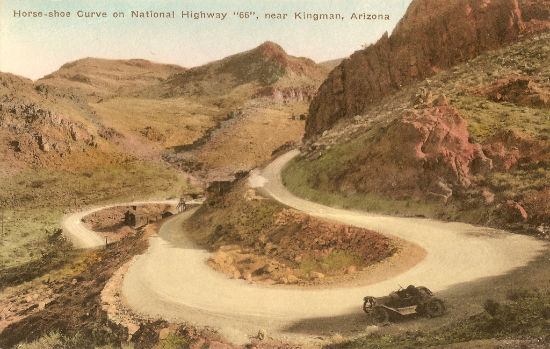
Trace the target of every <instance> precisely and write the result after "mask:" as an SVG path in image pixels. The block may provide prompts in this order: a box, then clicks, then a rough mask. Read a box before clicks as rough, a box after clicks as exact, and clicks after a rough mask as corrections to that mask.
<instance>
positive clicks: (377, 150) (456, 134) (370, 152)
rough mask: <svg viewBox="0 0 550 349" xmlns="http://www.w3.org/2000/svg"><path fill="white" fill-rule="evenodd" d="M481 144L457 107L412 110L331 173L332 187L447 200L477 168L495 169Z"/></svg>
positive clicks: (345, 190) (404, 196)
mask: <svg viewBox="0 0 550 349" xmlns="http://www.w3.org/2000/svg"><path fill="white" fill-rule="evenodd" d="M491 166H492V165H491V161H490V160H489V159H487V158H486V157H485V156H484V154H483V152H482V151H481V146H480V145H479V144H474V143H470V141H469V133H468V130H467V123H466V120H465V119H464V118H463V117H462V116H461V115H460V114H459V113H458V111H457V110H456V109H454V108H453V107H452V106H449V105H446V106H436V107H430V108H425V109H420V110H408V111H406V112H405V113H404V114H403V115H401V116H399V117H398V118H396V119H395V120H394V121H393V122H392V123H390V125H388V126H387V127H386V128H385V129H384V130H382V131H381V132H380V135H379V137H377V140H376V141H375V142H373V143H372V145H370V146H368V147H367V148H366V149H365V150H364V152H362V153H361V154H359V155H358V156H357V157H355V158H354V159H352V160H350V161H349V162H348V163H346V164H345V165H344V166H342V168H341V170H337V171H336V172H335V173H331V175H330V176H331V178H330V179H329V181H328V183H330V185H331V186H333V187H332V188H327V189H335V188H334V187H336V189H337V190H338V191H340V192H344V193H345V192H347V191H349V189H350V188H353V190H356V191H361V192H378V193H385V194H389V195H392V196H394V197H402V198H410V197H416V198H431V199H435V200H437V201H442V202H446V201H447V199H448V198H449V197H451V196H452V195H453V192H454V190H455V189H456V188H462V189H464V188H468V187H470V185H471V184H472V181H473V180H474V176H473V174H474V173H473V172H475V171H474V169H475V168H476V167H486V168H491Z"/></svg>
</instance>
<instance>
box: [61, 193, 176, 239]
mask: <svg viewBox="0 0 550 349" xmlns="http://www.w3.org/2000/svg"><path fill="white" fill-rule="evenodd" d="M145 204H168V205H174V206H175V205H177V204H178V200H160V201H159V200H150V201H134V202H129V203H123V204H113V205H106V206H98V207H94V208H91V209H88V210H86V211H82V212H76V213H72V214H68V215H65V216H64V217H63V220H62V222H61V228H62V229H63V234H64V235H65V236H66V237H67V238H68V239H69V240H71V242H72V243H73V245H74V246H75V247H77V248H98V247H101V246H104V245H105V238H104V237H103V236H101V235H100V234H98V233H96V232H95V231H93V230H90V229H88V228H86V226H85V225H84V223H83V222H82V218H84V217H86V216H87V215H89V214H92V213H94V212H97V211H101V210H104V209H106V208H110V207H116V206H132V205H145Z"/></svg>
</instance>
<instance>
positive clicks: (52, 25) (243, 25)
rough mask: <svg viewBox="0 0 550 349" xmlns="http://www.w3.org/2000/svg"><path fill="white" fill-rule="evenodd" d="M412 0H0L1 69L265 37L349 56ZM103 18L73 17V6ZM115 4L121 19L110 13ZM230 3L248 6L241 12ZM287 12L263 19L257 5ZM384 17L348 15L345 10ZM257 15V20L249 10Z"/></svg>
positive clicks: (206, 57) (174, 58) (209, 48)
mask: <svg viewBox="0 0 550 349" xmlns="http://www.w3.org/2000/svg"><path fill="white" fill-rule="evenodd" d="M410 2H411V0H300V1H298V0H252V1H251V0H154V1H153V0H0V11H1V12H0V71H3V72H10V73H14V74H18V75H22V76H25V77H28V78H31V79H37V78H40V77H42V76H44V75H46V74H48V73H51V72H53V71H55V70H57V69H58V68H59V67H60V66H61V65H63V64H64V63H66V62H69V61H74V60H77V59H80V58H84V57H97V58H112V59H129V58H143V59H148V60H151V61H155V62H162V63H172V64H178V65H181V66H184V67H193V66H197V65H201V64H204V63H207V62H210V61H213V60H217V59H220V58H223V57H226V56H228V55H231V54H235V53H238V52H242V51H245V50H249V49H252V48H254V47H256V46H258V45H259V44H261V43H262V42H264V41H268V40H269V41H273V42H276V43H278V44H279V45H281V46H282V47H283V48H284V49H285V50H286V51H287V52H288V53H289V54H291V55H295V56H304V57H309V58H311V59H313V60H315V61H317V62H321V61H326V60H330V59H335V58H343V57H347V56H349V55H350V54H351V53H353V52H354V51H356V50H358V49H360V48H361V47H362V46H363V45H365V44H370V43H372V42H375V41H376V40H377V39H378V38H379V37H380V36H381V35H382V34H383V33H384V32H385V31H388V32H390V33H391V31H392V30H393V28H394V27H395V25H396V24H397V22H398V21H399V19H400V18H401V17H402V16H403V14H404V13H405V10H406V8H407V6H408V5H409V3H410ZM14 10H17V11H19V10H21V11H42V12H43V13H44V15H46V16H47V13H48V12H49V11H53V10H58V11H70V12H71V17H69V18H48V17H42V18H32V17H31V18H29V17H27V18H16V17H14ZM79 10H83V11H105V12H106V13H107V18H93V19H90V18H78V17H77V11H79ZM132 10H135V11H147V10H153V11H175V18H174V19H135V18H130V11H132ZM188 10H189V11H195V12H198V11H201V10H202V11H205V12H228V15H227V17H226V19H225V20H223V21H220V20H215V19H202V20H189V19H182V18H181V12H182V11H188ZM118 11H122V12H124V13H125V14H126V16H125V17H124V18H123V19H120V18H113V16H112V13H113V12H118ZM233 11H254V12H255V15H254V16H253V17H252V18H251V19H248V20H241V19H237V18H236V17H234V16H233V15H232V13H233ZM267 12H269V13H288V15H289V18H290V19H287V20H269V21H268V20H265V19H263V17H264V13H267ZM294 12H309V13H341V14H343V15H344V16H345V17H346V18H345V20H343V21H317V22H314V21H311V20H301V21H300V20H295V19H294ZM354 12H356V13H372V14H389V15H390V20H389V21H385V20H376V21H369V20H351V19H350V18H349V17H350V16H351V14H352V13H354ZM256 16H259V17H260V19H259V20H257V19H256V18H255V17H256Z"/></svg>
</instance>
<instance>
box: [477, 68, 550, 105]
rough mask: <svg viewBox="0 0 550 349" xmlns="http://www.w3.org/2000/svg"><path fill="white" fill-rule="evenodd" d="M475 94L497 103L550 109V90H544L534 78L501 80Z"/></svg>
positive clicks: (516, 77) (512, 77)
mask: <svg viewBox="0 0 550 349" xmlns="http://www.w3.org/2000/svg"><path fill="white" fill-rule="evenodd" d="M474 93H475V94H477V95H482V96H485V97H487V98H489V99H490V100H492V101H495V102H510V103H514V104H517V105H523V106H526V107H534V108H550V89H548V88H544V87H543V86H541V85H540V84H538V83H537V82H535V81H534V80H533V79H532V78H530V77H526V76H518V75H513V76H508V77H505V78H502V79H499V80H498V81H496V82H495V83H494V84H492V85H491V86H485V87H482V88H480V89H478V90H477V91H474Z"/></svg>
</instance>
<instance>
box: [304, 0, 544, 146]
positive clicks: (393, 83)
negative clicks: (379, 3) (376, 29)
mask: <svg viewBox="0 0 550 349" xmlns="http://www.w3.org/2000/svg"><path fill="white" fill-rule="evenodd" d="M549 28H550V1H548V0H541V1H532V0H523V1H522V0H519V1H518V0H486V1H478V0H452V1H439V0H415V1H413V2H412V3H411V5H410V6H409V8H408V10H407V13H406V14H405V16H404V17H403V18H402V19H401V21H400V22H399V24H398V25H397V27H396V28H395V30H394V31H393V33H392V35H391V36H388V35H387V33H386V34H385V35H384V36H383V37H382V38H381V39H380V40H379V41H378V42H377V43H376V44H373V45H371V46H369V47H367V48H366V49H364V50H361V51H357V52H355V53H354V54H353V55H351V56H350V57H349V58H347V59H345V60H344V61H343V62H342V63H341V64H340V65H339V66H337V67H336V68H335V69H334V70H333V71H332V72H331V73H330V75H329V77H328V79H327V80H326V81H325V82H324V83H323V85H322V86H321V87H320V89H319V92H318V94H317V96H316V98H315V99H314V100H313V101H312V103H311V106H310V109H309V114H310V115H309V118H308V120H307V124H306V136H308V137H309V136H313V135H314V134H317V133H319V132H322V131H323V130H326V129H328V128H329V127H330V126H332V125H333V124H334V123H335V122H336V121H337V120H339V119H341V118H343V117H346V116H353V115H357V114H360V113H361V112H363V111H364V110H365V109H366V107H367V106H368V105H369V104H372V103H374V102H376V101H378V100H379V99H380V98H381V97H384V96H386V95H388V94H392V93H395V92H396V91H399V90H401V89H402V88H404V87H405V86H407V85H410V84H411V83H414V82H417V81H420V80H422V79H424V78H426V77H429V76H432V75H434V74H436V73H438V72H440V71H442V70H445V69H447V68H449V67H452V66H454V65H456V64H458V63H462V62H465V61H468V60H470V59H472V58H474V57H476V56H478V55H479V54H480V53H483V52H486V51H489V50H494V49H497V48H500V47H503V46H504V45H507V44H510V43H513V42H516V41H518V40H520V39H522V38H525V37H527V36H529V35H532V34H533V33H537V32H541V31H543V30H548V29H549Z"/></svg>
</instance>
